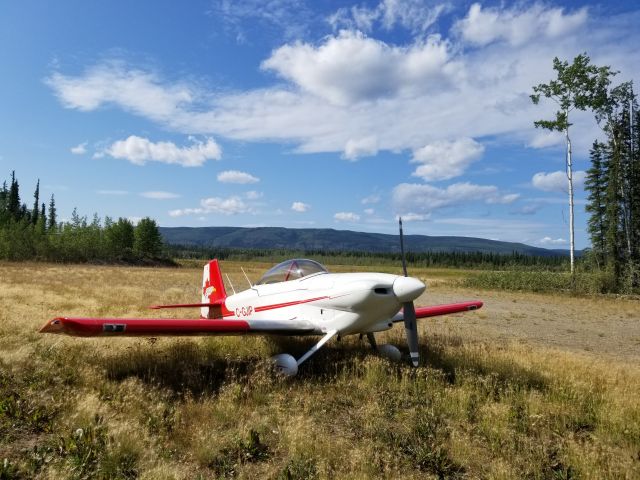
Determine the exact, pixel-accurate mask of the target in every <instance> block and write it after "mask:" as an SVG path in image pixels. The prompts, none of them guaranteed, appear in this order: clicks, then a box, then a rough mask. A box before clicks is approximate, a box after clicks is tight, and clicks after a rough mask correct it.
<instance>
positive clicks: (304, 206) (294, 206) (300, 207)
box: [291, 202, 311, 213]
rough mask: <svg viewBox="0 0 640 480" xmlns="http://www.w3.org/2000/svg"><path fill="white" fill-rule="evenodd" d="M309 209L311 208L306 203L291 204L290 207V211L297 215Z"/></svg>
mask: <svg viewBox="0 0 640 480" xmlns="http://www.w3.org/2000/svg"><path fill="white" fill-rule="evenodd" d="M309 208H311V205H309V204H308V203H302V202H293V204H292V205H291V210H293V211H294V212H299V213H304V212H306V211H307V210H309Z"/></svg>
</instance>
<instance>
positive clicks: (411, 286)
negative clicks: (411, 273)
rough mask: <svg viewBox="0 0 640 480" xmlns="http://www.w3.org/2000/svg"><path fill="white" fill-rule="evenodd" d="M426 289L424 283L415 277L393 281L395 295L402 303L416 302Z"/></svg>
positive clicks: (399, 278)
mask: <svg viewBox="0 0 640 480" xmlns="http://www.w3.org/2000/svg"><path fill="white" fill-rule="evenodd" d="M426 288H427V286H426V285H425V284H424V283H422V282H421V281H420V280H418V279H417V278H413V277H398V278H396V279H395V280H394V281H393V293H394V295H395V296H396V298H397V299H398V300H399V301H400V302H401V303H404V302H411V301H413V300H415V299H416V298H418V297H419V296H420V295H422V292H424V291H425V289H426Z"/></svg>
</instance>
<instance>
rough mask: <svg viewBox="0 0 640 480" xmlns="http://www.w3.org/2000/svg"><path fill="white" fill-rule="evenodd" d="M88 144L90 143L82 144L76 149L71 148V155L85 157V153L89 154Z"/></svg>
mask: <svg viewBox="0 0 640 480" xmlns="http://www.w3.org/2000/svg"><path fill="white" fill-rule="evenodd" d="M87 143H88V142H82V143H80V144H78V145H76V146H75V147H71V149H70V150H71V153H73V154H74V155H84V154H85V153H87Z"/></svg>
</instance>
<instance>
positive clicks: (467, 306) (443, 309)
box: [392, 300, 483, 323]
mask: <svg viewBox="0 0 640 480" xmlns="http://www.w3.org/2000/svg"><path fill="white" fill-rule="evenodd" d="M482 305H483V303H482V302H481V301H480V300H474V301H472V302H461V303H447V304H443V305H431V306H429V307H417V308H416V318H426V317H437V316H438V315H449V314H451V313H459V312H468V311H470V310H477V309H479V308H481V307H482ZM392 320H393V322H394V323H395V322H402V321H403V320H404V314H403V312H402V311H400V312H399V313H397V314H396V315H395V316H394V317H393V318H392Z"/></svg>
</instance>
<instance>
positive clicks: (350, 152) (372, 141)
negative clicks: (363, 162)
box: [343, 136, 378, 161]
mask: <svg viewBox="0 0 640 480" xmlns="http://www.w3.org/2000/svg"><path fill="white" fill-rule="evenodd" d="M377 153H378V141H377V140H376V137H371V136H369V137H364V138H359V139H357V140H354V139H351V138H350V139H349V140H348V141H347V144H346V145H345V147H344V154H343V157H344V158H346V159H347V160H352V161H355V160H357V159H358V158H360V157H369V156H372V155H376V154H377Z"/></svg>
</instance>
